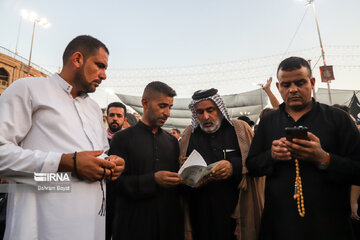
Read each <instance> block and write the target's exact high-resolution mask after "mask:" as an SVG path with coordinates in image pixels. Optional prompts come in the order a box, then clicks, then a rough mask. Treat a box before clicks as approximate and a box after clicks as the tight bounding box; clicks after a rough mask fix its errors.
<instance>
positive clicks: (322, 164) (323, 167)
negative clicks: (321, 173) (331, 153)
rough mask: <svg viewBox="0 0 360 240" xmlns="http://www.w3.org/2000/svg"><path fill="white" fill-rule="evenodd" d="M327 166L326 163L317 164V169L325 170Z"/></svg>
mask: <svg viewBox="0 0 360 240" xmlns="http://www.w3.org/2000/svg"><path fill="white" fill-rule="evenodd" d="M328 166H329V164H328V163H327V162H321V163H320V164H319V168H320V169H321V170H325V169H327V167H328Z"/></svg>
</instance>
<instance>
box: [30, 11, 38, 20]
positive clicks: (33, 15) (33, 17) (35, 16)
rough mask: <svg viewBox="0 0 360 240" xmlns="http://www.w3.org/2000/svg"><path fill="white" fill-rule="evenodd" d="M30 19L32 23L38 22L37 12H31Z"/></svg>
mask: <svg viewBox="0 0 360 240" xmlns="http://www.w3.org/2000/svg"><path fill="white" fill-rule="evenodd" d="M28 19H29V20H30V21H31V22H35V21H36V20H37V14H36V13H35V12H31V13H30V15H29V18H28Z"/></svg>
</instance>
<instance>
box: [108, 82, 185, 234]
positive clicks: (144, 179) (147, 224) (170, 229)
mask: <svg viewBox="0 0 360 240" xmlns="http://www.w3.org/2000/svg"><path fill="white" fill-rule="evenodd" d="M175 95H176V93H175V91H174V90H173V89H172V88H171V87H169V86H168V85H166V84H165V83H162V82H151V83H149V84H148V85H147V86H146V88H145V90H144V93H143V97H142V100H141V103H142V105H143V109H144V112H143V116H142V119H141V121H139V122H138V123H137V124H136V125H135V126H132V127H130V128H127V129H125V130H123V131H120V132H118V133H116V134H115V136H114V137H113V139H112V141H111V146H110V152H111V153H112V154H113V153H116V154H118V155H119V156H122V157H123V158H124V159H125V162H126V167H125V170H124V175H123V177H122V178H121V179H118V181H115V182H114V183H113V185H114V187H113V189H114V191H115V193H116V195H117V196H116V204H115V209H116V210H115V217H114V223H113V239H114V240H116V239H128V240H131V239H144V240H146V239H149V240H167V239H179V240H180V239H181V240H182V239H184V229H183V218H182V212H181V208H180V199H179V193H178V185H179V184H180V182H181V178H180V176H179V175H178V174H177V172H178V170H179V164H178V158H179V145H178V141H177V139H176V138H174V137H173V136H172V135H171V134H170V133H168V132H167V131H165V130H163V129H162V128H161V127H162V126H163V125H164V123H165V121H166V120H167V118H168V117H169V116H170V109H171V107H172V105H173V97H174V96H175Z"/></svg>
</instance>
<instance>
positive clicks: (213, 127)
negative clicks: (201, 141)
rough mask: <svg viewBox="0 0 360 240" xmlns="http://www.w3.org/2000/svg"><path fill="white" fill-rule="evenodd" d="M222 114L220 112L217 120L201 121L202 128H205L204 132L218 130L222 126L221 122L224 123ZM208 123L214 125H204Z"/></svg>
mask: <svg viewBox="0 0 360 240" xmlns="http://www.w3.org/2000/svg"><path fill="white" fill-rule="evenodd" d="M222 120H223V118H222V115H221V114H219V116H218V118H217V119H216V121H215V122H214V121H212V120H210V119H209V120H206V121H204V122H202V123H200V128H201V130H203V131H204V132H206V133H214V132H216V131H217V130H219V128H220V126H221V123H222ZM207 123H212V125H211V126H210V127H205V126H204V125H205V124H207Z"/></svg>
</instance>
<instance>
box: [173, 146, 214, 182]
mask: <svg viewBox="0 0 360 240" xmlns="http://www.w3.org/2000/svg"><path fill="white" fill-rule="evenodd" d="M218 163H219V162H214V163H212V164H209V165H207V164H206V162H205V160H204V158H203V157H202V156H201V154H200V153H199V152H198V151H196V150H195V149H194V150H193V151H192V152H191V154H190V156H189V157H188V158H187V159H186V161H185V162H184V164H183V165H182V166H181V168H180V170H179V172H178V173H179V175H180V176H181V177H182V179H183V183H184V184H186V185H188V186H190V187H196V186H197V185H198V183H199V182H200V181H201V180H202V179H204V178H205V177H207V176H208V175H209V174H210V173H211V171H212V170H213V169H214V168H215V167H216V165H217V164H218Z"/></svg>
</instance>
